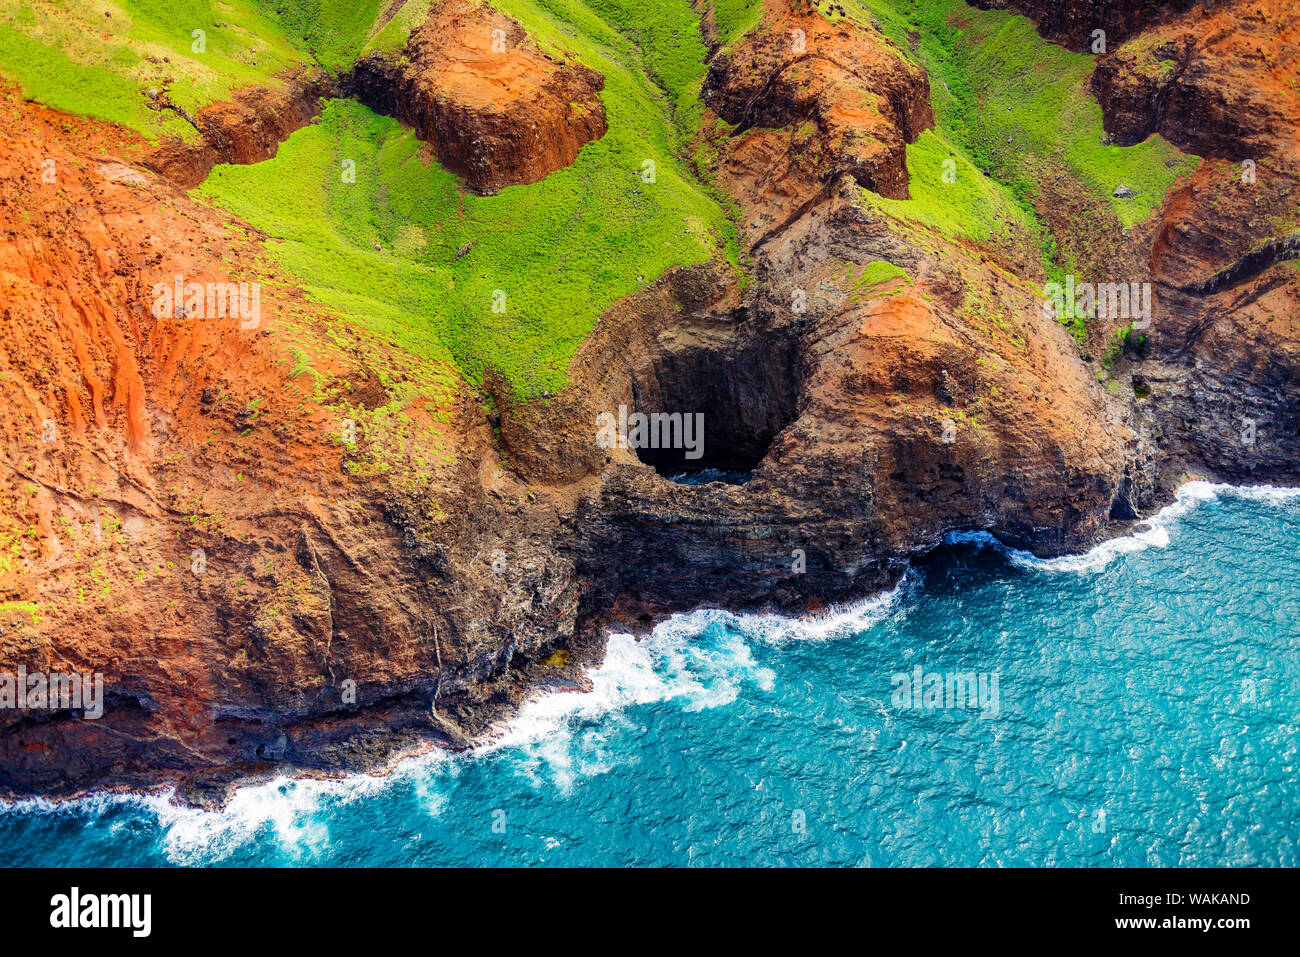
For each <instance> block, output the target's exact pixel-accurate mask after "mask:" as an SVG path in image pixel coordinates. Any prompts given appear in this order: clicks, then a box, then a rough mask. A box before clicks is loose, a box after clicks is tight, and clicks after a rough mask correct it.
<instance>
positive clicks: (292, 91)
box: [142, 76, 326, 189]
mask: <svg viewBox="0 0 1300 957" xmlns="http://www.w3.org/2000/svg"><path fill="white" fill-rule="evenodd" d="M154 92H155V95H154V97H153V103H154V104H155V105H157V106H158V107H159V108H161V109H171V108H172V107H171V106H170V105H165V104H170V100H169V99H166V98H165V96H164V94H161V93H159V92H158V91H154ZM325 92H326V88H325V87H324V86H323V85H322V83H321V82H319V81H317V80H315V79H313V78H310V77H306V76H303V77H291V78H289V79H288V81H287V82H286V84H285V87H284V89H281V90H272V89H268V88H266V87H261V86H256V87H251V88H250V89H247V90H240V91H238V92H236V93H234V94H233V96H234V102H231V103H226V102H221V103H213V104H211V105H209V106H206V107H204V108H203V109H201V110H199V112H198V115H197V116H195V117H192V118H191V117H188V116H187V117H186V118H187V119H189V120H190V122H192V123H193V125H194V126H195V127H196V128H197V129H198V131H199V134H200V135H199V138H198V139H197V140H194V141H191V142H186V141H183V140H180V139H178V138H176V137H168V139H167V141H166V142H164V143H163V145H162V146H159V147H158V148H157V149H155V150H152V151H151V152H150V153H149V154H148V155H146V156H145V157H143V158H142V163H143V164H144V165H145V166H147V167H148V168H149V169H152V170H154V171H155V172H157V173H161V174H162V175H163V176H166V177H167V178H168V179H170V180H171V181H172V182H174V183H176V184H177V185H178V186H183V187H185V188H187V189H188V188H189V187H192V186H197V185H198V184H199V183H201V182H203V181H204V180H205V179H207V176H208V173H209V172H211V170H212V167H213V166H216V165H217V164H218V163H239V164H244V165H246V164H249V163H260V162H261V161H262V160H264V159H270V158H271V157H272V156H274V155H275V153H276V150H277V149H279V146H280V143H281V142H283V141H284V140H285V139H287V138H288V136H289V134H290V133H292V132H294V131H295V130H298V129H301V128H302V127H304V126H306V125H307V123H308V122H309V121H310V120H311V118H312V117H313V116H315V115H316V114H317V113H319V112H320V98H321V96H323V95H324V94H325ZM182 115H184V114H182Z"/></svg>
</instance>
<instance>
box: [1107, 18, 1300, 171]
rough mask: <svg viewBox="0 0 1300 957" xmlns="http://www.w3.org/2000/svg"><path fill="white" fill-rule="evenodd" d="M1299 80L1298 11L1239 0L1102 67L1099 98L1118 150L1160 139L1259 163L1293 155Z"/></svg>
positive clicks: (1174, 26)
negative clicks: (1263, 158) (1155, 137)
mask: <svg viewBox="0 0 1300 957" xmlns="http://www.w3.org/2000/svg"><path fill="white" fill-rule="evenodd" d="M1298 77H1300V8H1298V7H1296V6H1295V4H1294V3H1292V2H1290V0H1240V2H1235V3H1228V4H1225V5H1223V6H1221V7H1219V8H1218V9H1216V10H1215V12H1214V13H1213V14H1212V15H1209V16H1206V15H1204V14H1201V13H1199V12H1198V13H1193V14H1189V15H1187V16H1183V17H1179V18H1177V19H1174V20H1172V21H1170V22H1168V23H1165V24H1162V25H1160V26H1157V27H1153V28H1152V29H1151V30H1150V31H1149V32H1147V33H1145V34H1143V36H1142V38H1141V41H1140V42H1136V43H1132V44H1126V45H1124V46H1121V47H1119V48H1117V49H1114V50H1111V51H1110V52H1108V53H1107V54H1106V56H1104V57H1099V58H1098V61H1097V69H1096V72H1095V73H1094V75H1093V80H1092V88H1093V92H1094V93H1095V94H1096V96H1097V99H1098V100H1099V101H1100V103H1101V106H1102V110H1103V112H1104V113H1105V122H1106V132H1107V133H1109V134H1110V135H1111V136H1113V137H1114V139H1115V141H1116V142H1117V143H1119V144H1120V145H1123V146H1127V145H1130V144H1133V143H1138V142H1141V141H1142V140H1144V139H1146V138H1147V137H1148V136H1150V135H1151V134H1152V133H1160V134H1161V135H1162V136H1164V137H1165V138H1166V139H1168V140H1170V141H1171V142H1173V143H1176V144H1177V145H1178V146H1181V147H1182V148H1184V149H1187V150H1189V151H1191V152H1193V153H1196V154H1197V155H1199V156H1214V157H1222V158H1225V159H1233V160H1241V159H1245V158H1251V157H1253V158H1255V159H1256V160H1258V159H1259V158H1260V157H1261V156H1267V155H1282V154H1286V153H1288V152H1292V151H1294V150H1295V148H1296V142H1295V129H1296V126H1297V124H1300V83H1298V82H1297V78H1298Z"/></svg>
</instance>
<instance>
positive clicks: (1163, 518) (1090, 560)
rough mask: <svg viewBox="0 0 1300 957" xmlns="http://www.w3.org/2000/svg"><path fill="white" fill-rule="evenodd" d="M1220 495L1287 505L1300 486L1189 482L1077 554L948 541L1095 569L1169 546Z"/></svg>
mask: <svg viewBox="0 0 1300 957" xmlns="http://www.w3.org/2000/svg"><path fill="white" fill-rule="evenodd" d="M1221 497H1227V498H1244V499H1249V500H1251V501H1256V502H1264V503H1266V504H1268V505H1285V504H1288V503H1294V502H1297V501H1300V488H1285V487H1279V486H1272V485H1245V486H1239V485H1224V484H1215V483H1211V482H1187V483H1185V484H1184V485H1182V486H1180V487H1179V488H1178V491H1177V492H1176V493H1175V497H1174V501H1173V503H1171V504H1169V505H1166V506H1165V507H1164V508H1162V509H1160V511H1158V512H1156V514H1155V515H1153V516H1151V517H1150V518H1148V519H1145V520H1144V521H1142V522H1140V523H1139V524H1138V530H1137V531H1135V532H1134V533H1133V534H1131V535H1123V536H1120V537H1119V538H1112V539H1109V540H1107V541H1104V542H1102V543H1101V544H1100V545H1097V546H1096V547H1095V548H1092V549H1090V550H1088V551H1086V552H1083V553H1081V554H1078V555H1061V556H1059V557H1057V558H1038V557H1037V556H1035V555H1033V554H1031V553H1030V552H1026V551H1021V550H1020V549H1015V548H1008V547H1007V546H1005V545H1003V544H1002V543H1001V542H999V541H998V540H997V539H996V538H994V537H993V536H992V535H991V534H989V533H988V532H954V533H952V534H950V535H949V536H948V537H947V538H946V539H945V541H947V542H948V543H949V544H956V543H967V544H975V545H986V546H989V547H993V548H997V549H999V550H1001V551H1002V552H1004V553H1005V554H1006V555H1007V557H1008V558H1009V559H1010V561H1011V562H1012V564H1014V565H1017V566H1019V567H1021V568H1029V569H1034V570H1036V571H1044V572H1095V571H1100V570H1101V569H1103V568H1105V567H1106V566H1107V565H1109V564H1110V563H1111V562H1112V561H1114V560H1115V559H1116V558H1118V557H1120V556H1121V555H1128V554H1131V553H1133V552H1140V551H1144V550H1146V549H1148V548H1168V547H1169V544H1170V537H1169V532H1170V530H1171V529H1172V528H1174V527H1175V526H1177V524H1178V523H1179V522H1180V521H1181V520H1182V519H1183V518H1184V517H1185V516H1186V515H1187V514H1188V513H1189V512H1190V511H1192V509H1194V508H1196V507H1197V506H1198V505H1201V504H1203V503H1205V502H1209V501H1212V500H1213V499H1216V498H1221Z"/></svg>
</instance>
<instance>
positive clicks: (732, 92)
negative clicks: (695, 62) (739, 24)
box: [704, 0, 934, 199]
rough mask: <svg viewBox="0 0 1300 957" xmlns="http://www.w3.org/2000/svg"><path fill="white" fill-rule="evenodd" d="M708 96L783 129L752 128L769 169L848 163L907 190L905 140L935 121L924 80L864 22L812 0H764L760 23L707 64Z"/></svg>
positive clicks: (739, 129)
mask: <svg viewBox="0 0 1300 957" xmlns="http://www.w3.org/2000/svg"><path fill="white" fill-rule="evenodd" d="M704 98H705V102H706V103H707V104H708V105H709V107H711V108H712V109H713V111H714V112H715V113H717V114H718V116H720V117H722V119H724V120H726V121H727V122H728V123H733V124H736V129H735V130H734V131H733V133H732V135H733V137H735V138H737V139H739V138H741V137H744V136H745V134H746V133H747V132H748V131H750V130H751V129H754V128H759V129H760V131H761V130H763V129H774V128H780V129H787V130H790V133H789V135H787V136H783V137H777V138H776V139H773V138H771V137H766V138H764V137H761V136H760V137H759V138H760V139H767V140H769V141H770V142H768V143H767V144H766V145H764V146H763V147H760V151H766V152H768V153H769V154H770V155H769V157H768V159H769V160H770V163H767V164H766V165H767V171H766V179H768V180H771V179H773V178H782V176H783V175H784V174H785V173H787V172H789V171H794V170H798V169H800V168H802V169H803V170H804V172H803V174H802V176H803V177H804V178H805V179H806V178H808V177H810V176H811V177H812V178H813V179H814V180H817V181H826V180H830V179H833V178H834V177H836V176H838V175H839V174H840V173H849V174H851V175H852V176H853V178H854V179H855V180H857V182H858V184H859V185H861V186H864V187H865V188H867V189H870V190H872V191H874V192H877V193H879V194H881V195H882V196H889V197H892V198H894V199H907V198H908V191H907V154H906V149H905V145H906V144H907V143H912V142H915V141H916V138H917V137H918V136H920V135H921V132H922V131H923V130H925V129H927V128H929V127H931V126H933V125H934V114H933V112H932V111H931V109H930V83H929V79H928V78H927V77H926V75H925V73H924V71H922V70H921V69H920V68H919V67H917V66H916V65H914V64H911V63H908V62H907V61H906V60H905V59H903V57H902V56H900V55H899V54H898V53H897V51H895V50H894V49H893V48H891V47H890V46H888V45H887V44H886V43H885V42H884V39H883V38H882V37H880V36H879V35H878V34H876V33H875V32H874V31H873V30H872V29H871V28H870V27H868V26H867V25H865V24H859V23H855V22H852V21H849V20H844V21H841V22H840V23H837V24H832V23H829V22H828V21H827V20H826V19H825V18H824V17H822V16H821V15H820V14H818V13H817V12H816V11H815V10H814V9H812V5H811V4H809V3H807V2H806V0H804V2H793V0H769V3H768V6H767V11H766V16H765V18H764V22H763V24H762V25H761V26H760V27H759V28H758V29H757V30H755V31H754V32H752V33H750V34H749V35H748V36H746V37H745V38H744V39H743V40H741V41H740V42H739V43H737V44H736V46H735V48H734V49H733V50H731V51H729V52H724V53H719V54H718V55H717V56H715V57H714V59H713V62H712V63H711V64H710V66H709V73H708V78H707V80H706V81H705V89H704ZM741 148H748V147H743V146H742V147H741Z"/></svg>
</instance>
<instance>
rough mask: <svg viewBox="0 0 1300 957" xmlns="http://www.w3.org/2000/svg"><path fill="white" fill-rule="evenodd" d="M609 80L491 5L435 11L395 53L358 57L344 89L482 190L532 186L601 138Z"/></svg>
mask: <svg viewBox="0 0 1300 957" xmlns="http://www.w3.org/2000/svg"><path fill="white" fill-rule="evenodd" d="M603 87H604V78H603V77H602V76H601V75H600V74H599V73H598V72H596V71H595V70H592V69H590V68H588V67H586V66H583V65H582V64H581V63H569V62H562V61H560V60H558V59H556V58H555V57H552V56H549V55H547V54H545V53H543V52H542V51H541V50H540V49H539V48H538V47H537V46H536V44H535V43H533V42H531V41H530V40H529V39H528V38H527V35H526V33H525V31H524V29H523V27H521V26H520V25H519V24H518V23H516V22H515V21H514V20H512V19H510V18H509V17H506V16H503V15H502V14H500V13H497V12H496V11H495V10H493V9H492V8H491V7H490V6H487V5H486V4H481V5H479V4H472V3H468V2H463V0H444V2H440V3H437V4H435V5H434V8H433V10H432V11H431V13H430V16H429V18H428V19H426V20H425V21H424V23H423V24H422V25H421V26H420V27H419V28H418V29H416V30H415V31H414V32H413V33H412V34H411V38H410V41H409V42H408V43H407V45H406V47H405V49H404V50H403V51H402V52H401V53H400V54H398V55H386V54H380V53H375V54H371V55H369V56H366V57H363V58H362V59H360V60H359V61H357V63H356V65H355V66H354V67H353V70H352V72H351V74H350V76H349V77H348V78H347V79H346V81H345V88H346V89H347V90H348V91H349V92H351V93H353V94H354V95H355V96H356V97H357V98H358V99H359V100H361V102H363V103H365V104H366V105H367V106H369V107H370V108H371V109H373V110H375V111H376V112H378V113H384V114H387V115H389V116H395V117H397V118H398V119H400V120H401V121H402V122H404V123H407V124H409V125H411V126H413V127H415V129H416V132H417V133H418V135H419V136H420V138H421V139H423V140H425V141H427V142H428V143H430V144H431V145H432V147H433V150H434V152H435V153H436V154H437V156H438V161H439V162H440V163H442V165H443V166H445V167H447V168H448V169H450V170H453V171H454V172H456V173H459V174H460V175H461V176H464V177H465V181H466V183H467V184H468V186H469V187H470V188H471V189H473V190H475V191H478V192H490V191H494V190H498V189H500V188H502V187H503V186H510V185H512V184H515V183H535V182H537V181H538V180H539V179H542V178H543V177H544V176H546V175H547V174H548V173H551V172H553V171H555V170H557V169H559V168H561V167H563V166H568V165H569V164H570V163H572V162H573V159H574V157H575V156H577V155H578V150H580V149H582V146H583V144H585V143H588V142H590V141H591V140H594V139H599V138H600V137H601V136H604V135H605V131H606V130H607V129H608V125H607V123H606V120H605V108H604V105H603V104H602V103H601V100H600V91H601V89H602V88H603Z"/></svg>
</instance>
